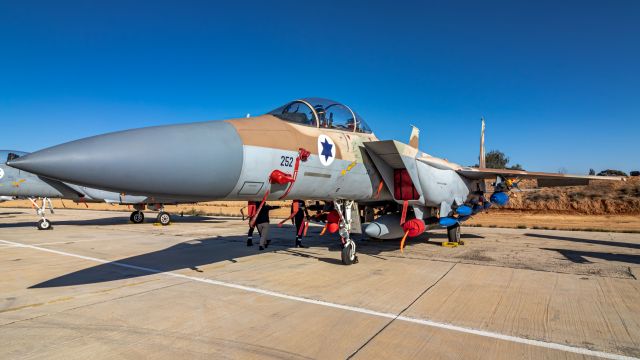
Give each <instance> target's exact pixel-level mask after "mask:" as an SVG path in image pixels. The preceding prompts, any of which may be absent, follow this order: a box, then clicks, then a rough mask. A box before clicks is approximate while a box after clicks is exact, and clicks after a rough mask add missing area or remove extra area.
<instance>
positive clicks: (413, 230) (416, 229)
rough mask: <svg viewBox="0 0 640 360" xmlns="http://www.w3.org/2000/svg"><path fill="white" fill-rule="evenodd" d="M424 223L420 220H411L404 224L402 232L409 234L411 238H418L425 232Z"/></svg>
mask: <svg viewBox="0 0 640 360" xmlns="http://www.w3.org/2000/svg"><path fill="white" fill-rule="evenodd" d="M425 228H426V227H425V225H424V221H422V220H420V219H411V220H408V221H406V222H405V223H404V224H402V230H404V232H407V231H408V232H409V237H416V236H418V235H420V234H422V233H423V232H424V230H425Z"/></svg>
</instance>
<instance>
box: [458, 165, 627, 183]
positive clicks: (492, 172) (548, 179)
mask: <svg viewBox="0 0 640 360" xmlns="http://www.w3.org/2000/svg"><path fill="white" fill-rule="evenodd" d="M456 172H457V173H458V174H460V175H462V176H464V177H466V178H468V179H474V180H481V179H492V178H496V177H503V178H520V179H537V180H538V186H539V187H549V186H577V185H589V182H590V181H592V180H605V181H626V178H625V177H622V176H592V175H569V174H554V173H545V172H532V171H522V170H509V169H479V168H472V167H463V168H460V169H458V170H456Z"/></svg>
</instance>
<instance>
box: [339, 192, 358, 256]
mask: <svg viewBox="0 0 640 360" xmlns="http://www.w3.org/2000/svg"><path fill="white" fill-rule="evenodd" d="M353 203H354V201H353V200H336V201H334V204H335V208H336V211H338V214H339V215H340V224H339V226H340V229H339V230H338V232H339V233H340V241H341V242H342V254H341V255H342V263H343V264H344V265H351V264H357V263H358V256H357V255H356V243H355V242H354V241H353V240H352V239H351V234H350V233H351V210H352V208H353Z"/></svg>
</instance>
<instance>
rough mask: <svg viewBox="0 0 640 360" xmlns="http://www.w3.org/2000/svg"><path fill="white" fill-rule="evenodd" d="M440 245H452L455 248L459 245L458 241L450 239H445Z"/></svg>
mask: <svg viewBox="0 0 640 360" xmlns="http://www.w3.org/2000/svg"><path fill="white" fill-rule="evenodd" d="M440 245H442V246H444V247H450V248H454V247H457V246H458V243H457V242H449V241H443V242H441V243H440Z"/></svg>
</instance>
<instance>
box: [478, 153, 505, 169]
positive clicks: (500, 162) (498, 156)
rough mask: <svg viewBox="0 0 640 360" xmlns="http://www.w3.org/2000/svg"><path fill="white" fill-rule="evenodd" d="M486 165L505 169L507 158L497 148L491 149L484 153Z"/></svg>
mask: <svg viewBox="0 0 640 360" xmlns="http://www.w3.org/2000/svg"><path fill="white" fill-rule="evenodd" d="M484 158H485V163H486V166H487V167H488V168H490V169H506V168H507V164H508V163H509V158H508V157H507V156H506V155H505V154H504V153H503V152H502V151H499V150H491V151H489V152H488V153H487V155H485V157H484Z"/></svg>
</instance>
